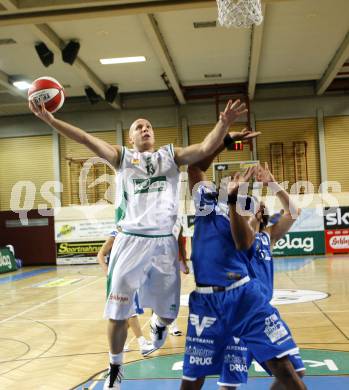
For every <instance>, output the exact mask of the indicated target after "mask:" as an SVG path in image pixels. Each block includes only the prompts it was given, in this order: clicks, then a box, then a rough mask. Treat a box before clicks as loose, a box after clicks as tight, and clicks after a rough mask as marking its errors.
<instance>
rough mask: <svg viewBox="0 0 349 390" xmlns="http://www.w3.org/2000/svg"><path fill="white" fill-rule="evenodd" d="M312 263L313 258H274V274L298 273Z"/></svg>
mask: <svg viewBox="0 0 349 390" xmlns="http://www.w3.org/2000/svg"><path fill="white" fill-rule="evenodd" d="M312 261H314V258H313V257H293V258H290V259H287V258H283V257H281V258H278V257H275V258H274V271H275V272H289V271H298V270H300V269H302V268H304V267H305V266H306V265H308V264H310V263H311V262H312Z"/></svg>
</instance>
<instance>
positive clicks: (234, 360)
mask: <svg viewBox="0 0 349 390" xmlns="http://www.w3.org/2000/svg"><path fill="white" fill-rule="evenodd" d="M293 352H294V353H293V354H292V355H291V354H290V355H288V358H289V360H290V362H291V364H292V365H293V367H294V369H295V371H297V372H299V371H304V370H305V367H304V363H303V360H302V358H301V356H300V355H299V353H298V352H297V351H296V350H294V351H293ZM252 360H253V356H252V354H251V353H250V352H249V350H248V349H247V347H246V345H245V344H244V342H243V341H242V340H240V339H238V338H236V337H233V339H232V341H231V343H230V344H228V346H227V348H226V349H225V353H224V364H223V369H222V371H221V374H220V377H219V380H218V382H217V384H218V385H219V386H227V387H229V386H231V387H233V386H240V385H241V384H243V383H247V379H248V369H249V368H250V366H251V364H252ZM260 365H261V366H262V368H263V369H264V370H265V371H266V372H267V373H268V374H269V375H271V372H270V370H269V369H268V367H267V366H266V364H265V362H264V363H261V364H260Z"/></svg>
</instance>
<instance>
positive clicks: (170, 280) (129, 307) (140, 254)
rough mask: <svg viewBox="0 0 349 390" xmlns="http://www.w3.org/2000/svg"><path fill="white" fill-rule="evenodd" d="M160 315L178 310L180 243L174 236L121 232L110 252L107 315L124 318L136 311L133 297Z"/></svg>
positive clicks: (175, 313) (172, 315)
mask: <svg viewBox="0 0 349 390" xmlns="http://www.w3.org/2000/svg"><path fill="white" fill-rule="evenodd" d="M136 292H138V299H139V306H140V307H142V308H146V307H149V308H151V309H153V311H154V312H155V313H156V314H158V315H159V316H160V317H163V318H169V319H175V318H176V317H177V314H178V310H179V301H180V276H179V261H178V243H177V241H176V239H175V238H174V237H173V236H168V237H154V238H152V237H140V236H134V235H128V234H123V233H120V234H118V235H117V237H116V238H115V241H114V244H113V248H112V251H111V254H110V262H109V266H108V278H107V302H106V306H105V310H104V317H105V318H110V319H114V320H125V319H127V318H129V317H131V316H132V315H133V314H135V312H136V311H135V305H134V299H135V294H136Z"/></svg>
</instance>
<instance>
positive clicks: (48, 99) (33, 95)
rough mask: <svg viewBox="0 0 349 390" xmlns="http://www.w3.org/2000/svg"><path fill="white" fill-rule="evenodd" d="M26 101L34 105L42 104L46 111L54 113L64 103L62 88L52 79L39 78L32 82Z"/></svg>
mask: <svg viewBox="0 0 349 390" xmlns="http://www.w3.org/2000/svg"><path fill="white" fill-rule="evenodd" d="M28 99H30V100H34V101H35V103H40V102H42V101H43V102H44V104H45V108H46V110H47V111H49V112H51V113H54V112H56V111H58V110H59V109H60V108H61V107H62V106H63V103H64V88H63V87H62V85H61V84H60V83H59V82H58V81H57V80H56V79H54V78H52V77H47V76H45V77H40V78H38V79H36V80H34V81H33V83H32V85H31V86H30V88H29V90H28Z"/></svg>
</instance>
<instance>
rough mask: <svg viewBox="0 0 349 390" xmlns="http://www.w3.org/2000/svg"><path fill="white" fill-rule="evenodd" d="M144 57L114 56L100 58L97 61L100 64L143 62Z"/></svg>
mask: <svg viewBox="0 0 349 390" xmlns="http://www.w3.org/2000/svg"><path fill="white" fill-rule="evenodd" d="M145 61H146V59H145V57H144V56H138V57H115V58H101V59H100V60H99V62H100V63H101V64H102V65H111V64H129V63H131V62H145Z"/></svg>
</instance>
